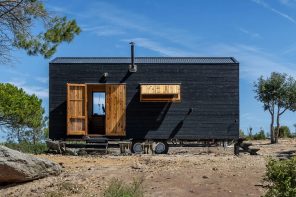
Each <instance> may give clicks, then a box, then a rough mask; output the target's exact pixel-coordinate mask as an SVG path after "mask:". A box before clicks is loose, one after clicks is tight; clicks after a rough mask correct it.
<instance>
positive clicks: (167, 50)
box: [122, 38, 193, 56]
mask: <svg viewBox="0 0 296 197" xmlns="http://www.w3.org/2000/svg"><path fill="white" fill-rule="evenodd" d="M131 40H132V41H134V42H136V43H137V45H139V46H140V47H143V48H146V49H149V50H151V51H156V52H158V53H160V54H161V55H164V56H192V55H193V53H189V52H185V51H183V50H180V49H178V48H174V47H167V46H163V45H162V44H160V43H159V42H155V41H153V40H151V39H147V38H131V39H124V40H122V41H124V42H128V41H131Z"/></svg>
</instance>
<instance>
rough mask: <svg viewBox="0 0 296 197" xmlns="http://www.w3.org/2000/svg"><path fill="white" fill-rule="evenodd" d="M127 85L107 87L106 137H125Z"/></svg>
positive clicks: (108, 85) (110, 85) (109, 85)
mask: <svg viewBox="0 0 296 197" xmlns="http://www.w3.org/2000/svg"><path fill="white" fill-rule="evenodd" d="M125 92H126V90H125V85H119V84H107V85H106V135H107V136H125V120H126V118H125V114H126V113H125V110H126V93H125Z"/></svg>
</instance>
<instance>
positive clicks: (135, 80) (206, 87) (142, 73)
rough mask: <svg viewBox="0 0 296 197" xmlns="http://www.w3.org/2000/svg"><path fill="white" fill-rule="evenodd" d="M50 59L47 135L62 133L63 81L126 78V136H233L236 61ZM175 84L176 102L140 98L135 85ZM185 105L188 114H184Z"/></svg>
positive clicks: (64, 126) (236, 119)
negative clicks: (130, 70) (131, 68)
mask: <svg viewBox="0 0 296 197" xmlns="http://www.w3.org/2000/svg"><path fill="white" fill-rule="evenodd" d="M128 66H129V64H119V63H118V64H116V63H106V64H105V63H100V64H98V63H63V64H61V63H51V64H50V65H49V116H50V120H49V130H50V131H49V134H50V138H51V139H63V138H66V137H67V109H66V106H67V104H66V103H67V88H66V87H67V86H66V84H67V83H99V82H100V77H101V76H102V75H103V73H105V72H108V74H109V75H108V77H107V81H106V82H107V83H126V138H127V139H130V138H138V139H169V138H177V139H235V138H238V136H239V64H237V63H230V64H224V63H223V64H222V63H221V64H203V63H200V64H179V63H176V64H158V63H154V64H153V63H151V64H148V63H138V64H137V66H138V70H137V72H136V73H128ZM145 83H146V84H147V83H176V84H177V83H180V84H181V102H176V103H165V102H160V103H159V102H140V85H139V84H145ZM190 109H193V111H192V113H190V114H189V115H188V112H189V110H190Z"/></svg>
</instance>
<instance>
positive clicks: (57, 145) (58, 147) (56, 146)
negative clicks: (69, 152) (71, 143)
mask: <svg viewBox="0 0 296 197" xmlns="http://www.w3.org/2000/svg"><path fill="white" fill-rule="evenodd" d="M45 143H46V145H47V147H48V150H50V151H56V152H57V153H59V154H62V153H63V152H65V150H66V144H65V143H63V142H59V141H52V140H51V139H48V140H45Z"/></svg>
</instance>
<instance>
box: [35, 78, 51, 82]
mask: <svg viewBox="0 0 296 197" xmlns="http://www.w3.org/2000/svg"><path fill="white" fill-rule="evenodd" d="M35 79H36V81H38V82H41V83H48V77H36V78H35Z"/></svg>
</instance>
